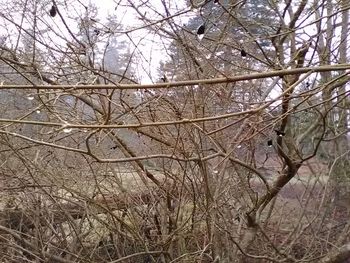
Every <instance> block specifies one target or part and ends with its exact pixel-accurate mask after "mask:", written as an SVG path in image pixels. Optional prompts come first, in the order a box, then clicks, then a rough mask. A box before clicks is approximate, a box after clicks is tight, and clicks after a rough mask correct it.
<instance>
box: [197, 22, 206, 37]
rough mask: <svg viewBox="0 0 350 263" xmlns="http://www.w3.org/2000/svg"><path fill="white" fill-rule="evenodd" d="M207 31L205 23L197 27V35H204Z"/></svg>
mask: <svg viewBox="0 0 350 263" xmlns="http://www.w3.org/2000/svg"><path fill="white" fill-rule="evenodd" d="M204 32H205V24H203V25H201V26H200V27H198V29H197V35H203V34H204Z"/></svg>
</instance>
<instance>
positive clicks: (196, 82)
mask: <svg viewBox="0 0 350 263" xmlns="http://www.w3.org/2000/svg"><path fill="white" fill-rule="evenodd" d="M346 69H350V64H338V65H326V66H320V67H307V68H294V69H282V70H274V71H266V72H259V73H253V74H245V75H238V76H232V77H222V78H212V79H197V80H182V81H175V82H166V83H155V84H117V85H110V84H107V85H104V84H94V85H88V84H79V85H7V84H2V85H1V86H0V89H48V90H65V91H70V90H92V89H122V90H134V89H162V88H173V87H185V86H193V85H203V84H220V83H231V82H237V81H243V80H252V79H263V78H271V77H277V76H279V77H283V76H286V75H294V74H304V73H309V72H326V71H341V70H346Z"/></svg>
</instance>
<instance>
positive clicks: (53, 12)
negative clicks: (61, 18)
mask: <svg viewBox="0 0 350 263" xmlns="http://www.w3.org/2000/svg"><path fill="white" fill-rule="evenodd" d="M56 14H57V9H56V6H55V5H52V7H51V9H50V16H52V17H55V16H56Z"/></svg>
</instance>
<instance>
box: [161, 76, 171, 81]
mask: <svg viewBox="0 0 350 263" xmlns="http://www.w3.org/2000/svg"><path fill="white" fill-rule="evenodd" d="M160 79H161V80H162V81H163V82H169V80H168V78H167V77H166V76H165V75H163V77H161V78H160Z"/></svg>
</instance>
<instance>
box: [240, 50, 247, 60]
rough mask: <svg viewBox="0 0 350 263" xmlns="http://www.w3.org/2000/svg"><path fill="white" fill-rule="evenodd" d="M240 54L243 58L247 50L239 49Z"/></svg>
mask: <svg viewBox="0 0 350 263" xmlns="http://www.w3.org/2000/svg"><path fill="white" fill-rule="evenodd" d="M241 56H242V57H244V58H245V57H246V56H247V52H246V51H245V50H244V49H241Z"/></svg>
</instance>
